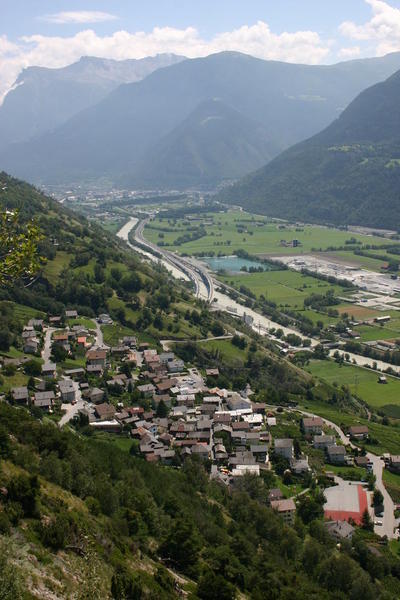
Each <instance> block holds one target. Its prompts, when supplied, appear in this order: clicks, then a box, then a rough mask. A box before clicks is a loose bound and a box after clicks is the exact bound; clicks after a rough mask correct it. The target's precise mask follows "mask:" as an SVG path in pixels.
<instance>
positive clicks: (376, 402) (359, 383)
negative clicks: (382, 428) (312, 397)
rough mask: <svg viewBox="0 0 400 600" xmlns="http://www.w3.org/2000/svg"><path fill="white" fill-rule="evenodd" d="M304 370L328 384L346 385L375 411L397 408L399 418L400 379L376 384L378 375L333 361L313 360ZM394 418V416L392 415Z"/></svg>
mask: <svg viewBox="0 0 400 600" xmlns="http://www.w3.org/2000/svg"><path fill="white" fill-rule="evenodd" d="M306 370H307V371H308V372H309V373H311V374H312V375H314V376H315V377H319V378H320V379H324V380H325V381H327V382H328V383H331V384H333V383H337V384H338V385H339V386H340V385H347V386H348V387H349V388H350V390H351V392H352V393H353V394H356V395H357V396H358V397H359V398H362V399H363V400H364V401H365V402H366V403H367V404H368V405H369V406H371V407H372V408H375V409H380V410H384V411H385V407H390V408H388V411H389V412H390V411H392V413H391V414H393V407H394V406H395V407H398V413H399V414H398V417H400V379H396V378H394V377H387V382H388V383H387V384H386V385H382V384H380V383H378V375H377V374H376V373H374V372H373V371H370V370H368V369H363V368H361V367H355V366H352V365H346V364H345V365H343V366H341V365H339V364H337V363H336V362H334V361H333V360H323V361H320V360H315V361H314V360H313V361H311V363H310V364H309V366H308V367H307V368H306ZM393 416H394V415H393Z"/></svg>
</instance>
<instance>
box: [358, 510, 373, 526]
mask: <svg viewBox="0 0 400 600" xmlns="http://www.w3.org/2000/svg"><path fill="white" fill-rule="evenodd" d="M361 523H362V528H363V529H366V530H367V531H373V530H374V524H373V522H372V520H371V517H370V514H369V512H368V508H366V509H365V510H364V512H363V514H362V519H361Z"/></svg>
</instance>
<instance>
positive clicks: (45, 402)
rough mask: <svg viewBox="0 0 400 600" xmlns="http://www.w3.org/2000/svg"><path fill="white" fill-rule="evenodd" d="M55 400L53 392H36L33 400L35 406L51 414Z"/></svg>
mask: <svg viewBox="0 0 400 600" xmlns="http://www.w3.org/2000/svg"><path fill="white" fill-rule="evenodd" d="M54 400H55V396H54V392H53V391H52V390H50V391H48V392H36V394H35V395H34V398H33V406H36V407H37V408H41V409H42V410H44V411H45V412H49V410H50V409H51V407H52V406H53V402H54Z"/></svg>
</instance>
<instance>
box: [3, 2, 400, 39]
mask: <svg viewBox="0 0 400 600" xmlns="http://www.w3.org/2000/svg"><path fill="white" fill-rule="evenodd" d="M388 4H390V5H391V6H393V7H397V8H399V9H400V0H391V1H390V2H388ZM81 10H86V11H101V12H105V13H110V14H113V15H115V16H117V17H118V20H115V21H110V22H105V23H97V24H91V27H93V28H94V29H95V30H96V31H97V32H99V33H101V34H106V33H110V32H113V31H115V29H116V28H123V29H127V30H128V31H137V30H144V31H147V32H149V31H151V30H152V29H153V28H154V27H155V26H159V27H164V26H170V27H177V28H186V27H189V26H192V27H196V29H198V30H199V31H200V33H201V34H202V35H204V36H206V37H211V36H213V35H215V34H216V33H219V32H221V31H227V30H231V29H236V28H238V27H240V26H242V25H244V24H247V25H250V24H252V23H255V22H257V21H259V20H262V21H266V22H268V23H269V25H270V26H271V29H272V30H274V31H276V32H277V33H280V32H283V31H296V30H300V29H311V30H313V31H317V32H319V33H320V34H322V35H324V34H325V35H336V34H337V29H338V27H339V25H340V24H341V23H342V22H343V21H348V20H351V21H355V22H359V23H363V22H365V21H367V20H368V19H369V17H370V15H371V9H370V6H368V4H367V3H366V2H365V1H364V0H197V1H196V0H141V1H138V0H122V1H121V0H113V1H112V2H110V1H107V0H86V1H83V0H64V1H59V0H45V1H41V0H39V1H37V0H15V1H10V0H0V16H1V20H0V33H3V34H7V35H8V36H9V37H10V38H11V39H12V40H15V39H17V38H18V37H19V36H22V35H32V34H36V33H38V34H42V35H54V34H57V35H59V34H60V33H62V34H63V35H71V34H73V33H75V32H77V31H79V30H80V29H81V28H82V27H81V25H79V24H76V25H63V26H62V27H63V31H62V32H61V31H60V25H55V24H52V23H47V22H45V21H44V20H40V17H41V16H44V15H50V14H55V13H59V12H62V11H81Z"/></svg>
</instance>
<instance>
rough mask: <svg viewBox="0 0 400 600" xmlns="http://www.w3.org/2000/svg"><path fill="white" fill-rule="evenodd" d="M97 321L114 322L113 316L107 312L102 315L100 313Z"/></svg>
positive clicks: (106, 323)
mask: <svg viewBox="0 0 400 600" xmlns="http://www.w3.org/2000/svg"><path fill="white" fill-rule="evenodd" d="M97 321H98V322H99V323H102V324H103V325H112V324H113V320H112V318H111V317H110V315H108V314H107V313H102V314H101V315H99V316H98V318H97Z"/></svg>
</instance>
